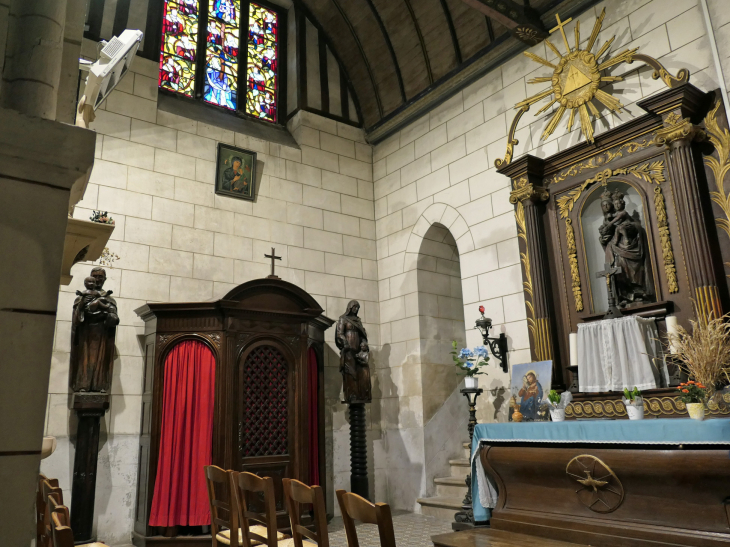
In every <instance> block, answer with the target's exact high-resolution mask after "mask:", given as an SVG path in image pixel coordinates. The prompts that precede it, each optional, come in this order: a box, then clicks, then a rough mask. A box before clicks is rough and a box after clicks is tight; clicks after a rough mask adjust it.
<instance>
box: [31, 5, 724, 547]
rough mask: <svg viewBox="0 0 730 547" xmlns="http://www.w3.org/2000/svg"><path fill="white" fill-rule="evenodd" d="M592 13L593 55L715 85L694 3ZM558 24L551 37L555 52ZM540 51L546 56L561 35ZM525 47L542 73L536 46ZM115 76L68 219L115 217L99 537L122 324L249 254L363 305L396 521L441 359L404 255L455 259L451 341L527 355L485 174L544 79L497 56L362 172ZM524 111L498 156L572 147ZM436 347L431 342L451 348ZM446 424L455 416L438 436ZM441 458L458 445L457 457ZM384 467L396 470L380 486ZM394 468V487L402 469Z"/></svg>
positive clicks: (114, 496) (194, 292)
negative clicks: (443, 248) (484, 328)
mask: <svg viewBox="0 0 730 547" xmlns="http://www.w3.org/2000/svg"><path fill="white" fill-rule="evenodd" d="M604 6H606V8H607V15H606V19H605V21H604V25H603V28H604V30H603V31H602V32H601V34H600V35H599V38H598V43H597V45H596V46H595V49H596V50H597V49H598V48H599V47H600V46H601V45H602V44H603V43H604V42H605V41H606V40H608V39H609V38H610V37H611V36H613V35H614V34H615V35H616V40H615V42H614V44H613V45H612V47H611V51H613V52H619V51H623V50H624V49H626V48H631V47H637V46H638V47H640V48H641V49H640V52H641V53H646V54H649V55H652V56H655V57H657V58H659V59H660V60H661V61H662V62H663V63H664V64H665V66H666V67H667V68H668V69H669V70H670V71H672V72H676V71H677V70H678V69H679V68H683V67H686V68H688V69H689V70H690V71H691V73H692V77H691V82H692V83H693V84H694V85H696V86H698V87H700V88H701V89H704V90H710V89H713V88H715V87H716V86H717V82H718V78H717V77H716V75H715V71H714V68H713V65H712V57H711V53H710V49H709V42H708V38H707V37H706V36H705V28H704V23H703V19H702V16H701V11H700V8H699V5H698V4H697V2H696V0H673V1H672V2H667V1H665V0H653V1H648V0H622V1H612V2H608V1H607V2H603V3H601V4H599V5H597V6H595V7H593V8H590V9H589V10H587V11H586V12H585V13H583V14H582V15H581V16H580V17H578V18H576V19H579V20H580V22H581V31H582V36H583V41H585V40H587V38H588V36H589V35H590V31H591V29H592V26H593V23H594V21H595V19H596V15H597V14H598V13H600V10H601V9H602V7H604ZM711 7H712V9H713V13H714V18H713V21H714V22H715V24H716V25H717V26H716V29H717V33H718V42H719V45H720V49H721V54H722V58H723V63H724V64H725V65H726V66H728V67H730V61H728V58H729V57H730V39H729V38H728V37H730V24H729V23H730V15H728V14H727V13H726V12H727V10H726V9H724V8H725V3H724V2H723V1H722V0H713V1H712V2H711ZM574 24H575V23H574V22H573V23H571V24H569V25H568V26H567V27H566V34H568V36H570V37H572V36H573V25H574ZM550 40H551V41H552V42H553V43H554V44H555V45H556V47H557V48H558V49H559V50H561V51H563V49H564V47H565V46H564V44H563V43H562V38H560V37H559V36H552V37H551V38H550ZM531 51H532V52H533V53H536V54H537V55H540V56H543V57H546V58H548V59H552V58H553V55H552V53H551V52H550V50H548V49H547V48H546V46H545V45H544V43H543V44H539V45H537V46H535V47H533V48H532V49H531ZM134 70H135V74H130V75H129V76H127V78H126V79H125V80H124V81H123V82H122V86H121V88H120V89H119V90H118V91H115V92H114V93H113V95H112V96H110V98H109V100H108V102H107V103H106V110H104V111H101V112H98V118H97V122H96V123H95V125H94V128H95V129H96V130H97V131H98V132H99V137H98V144H97V160H96V162H97V163H96V166H95V169H94V172H93V174H92V181H91V182H92V183H91V184H90V186H89V190H88V191H87V194H86V196H85V199H84V201H83V203H82V204H81V205H80V206H79V208H78V209H77V212H76V215H78V216H80V217H84V216H88V214H89V212H90V210H91V209H94V208H95V209H104V210H109V211H110V212H111V214H112V216H114V218H115V219H116V220H117V229H116V230H115V232H114V235H113V236H112V237H113V241H112V242H111V243H110V245H109V247H110V249H111V250H112V251H114V252H116V253H117V254H118V255H120V257H121V259H120V260H119V261H117V262H116V263H115V266H114V268H111V269H108V276H109V280H108V281H107V288H110V289H113V290H114V291H115V293H116V295H117V296H118V302H119V308H120V316H121V320H122V324H121V325H120V327H119V331H118V343H117V347H118V351H119V353H120V357H119V359H118V360H117V362H116V364H115V367H116V368H115V373H114V386H113V390H112V408H111V411H110V412H109V414H108V415H107V417H106V420H105V422H106V423H105V428H106V429H105V431H106V435H107V437H106V441H105V442H104V443H103V445H102V449H101V450H102V459H101V460H100V465H101V462H102V461H105V458H107V457H108V458H109V460H110V462H111V467H110V470H109V471H108V472H107V473H108V476H107V477H105V476H102V475H100V478H99V484H100V489H101V488H102V487H105V488H106V487H108V486H109V485H111V489H110V490H105V491H104V492H101V491H100V492H99V493H98V494H97V514H99V515H101V516H99V520H98V523H99V524H98V527H99V533H100V537H103V539H105V540H107V541H108V542H110V543H114V542H122V541H125V540H126V539H127V538H128V535H129V530H130V529H131V512H132V510H133V506H134V496H133V492H134V481H135V480H136V476H135V474H134V472H133V470H134V469H136V443H137V435H138V433H139V412H140V393H141V385H140V384H141V376H140V375H141V368H142V363H141V345H140V342H139V338H138V337H139V335H140V334H141V323H140V322H139V321H138V320H137V319H136V317H135V315H134V314H133V312H132V310H133V309H134V308H135V307H137V306H139V305H140V304H142V303H143V302H146V301H163V300H164V301H169V300H204V299H211V298H219V297H220V296H222V295H223V294H225V293H226V292H227V291H228V290H229V289H230V288H231V287H233V286H235V285H236V284H239V283H242V282H244V281H247V280H249V279H253V278H256V277H261V276H265V275H267V273H268V270H267V269H268V266H267V264H266V260H265V259H264V257H263V254H264V251H266V252H268V250H269V248H270V247H271V246H272V245H273V246H276V248H277V253H279V254H280V255H281V256H283V257H284V258H283V261H282V264H281V267H280V268H279V271H280V275H281V276H282V277H283V278H285V279H287V280H289V281H292V282H294V283H296V284H298V285H300V286H302V287H304V288H305V289H306V290H307V291H309V292H310V293H312V294H313V295H315V298H317V300H318V301H319V302H320V304H321V305H322V306H323V307H324V308H325V310H326V312H327V314H328V315H329V316H330V317H333V318H335V317H337V316H339V315H340V314H341V313H342V312H343V311H344V308H345V304H346V302H347V300H349V299H351V298H357V299H359V300H360V301H361V303H362V304H363V307H362V312H361V314H363V315H364V320H365V325H366V327H367V329H368V334H369V338H370V342H371V345H372V348H373V366H372V368H373V382H374V390H373V392H374V394H375V397H376V398H375V399H374V401H373V404H372V405H370V406H369V407H368V420H369V421H368V424H369V428H370V430H369V439H370V443H369V445H370V453H369V465H370V469H371V477H372V478H371V483H372V484H371V488H372V489H373V491H374V494H375V497H376V498H377V499H378V500H384V501H388V502H390V503H391V504H393V506H394V508H395V509H414V496H416V495H426V494H427V493H428V488H429V485H428V484H427V482H428V481H427V479H426V475H425V473H424V471H423V468H424V465H425V462H427V461H431V460H430V456H428V454H427V453H426V452H428V451H427V450H425V449H424V443H431V442H433V439H434V433H433V432H434V431H437V430H438V427H442V425H441V424H443V423H449V421H448V420H446V419H445V418H444V416H447V414H448V413H437V414H436V415H434V416H433V417H432V418H431V419H430V421H429V418H428V417H426V418H424V413H423V409H424V407H428V403H429V401H428V398H429V397H430V395H431V394H430V393H429V391H428V389H424V385H425V384H423V383H422V382H421V378H414V376H413V375H414V374H415V372H413V373H412V371H409V366H408V364H409V363H421V362H422V361H423V362H433V361H435V360H440V361H439V362H445V363H448V362H449V361H448V349H450V348H440V347H437V341H436V340H432V342H433V343H434V344H436V345H432V346H430V347H428V349H425V347H424V346H425V345H422V344H421V342H420V341H421V340H422V339H423V338H424V337H423V335H422V333H421V330H422V329H421V325H420V320H419V315H420V314H419V313H415V314H414V313H410V312H409V311H408V310H409V307H408V302H409V299H413V298H414V296H413V294H414V292H416V288H417V287H419V285H418V279H417V268H416V265H417V257H418V254H419V253H420V252H421V250H422V246H423V240H424V236H425V235H426V233H427V232H428V230H429V228H430V227H431V226H433V225H434V224H439V225H441V226H443V227H445V228H446V229H448V230H449V232H450V233H451V235H452V236H453V238H454V240H455V241H456V246H457V249H458V254H459V262H460V277H461V293H462V295H463V304H464V321H465V324H466V328H467V330H466V337H467V343H468V345H470V346H474V345H476V344H478V343H480V337H479V335H478V333H477V332H476V331H475V330H473V329H472V328H471V327H472V325H473V321H474V320H475V319H476V318H477V317H478V312H477V306H478V305H479V304H483V305H484V306H485V307H486V308H487V312H486V315H487V316H490V317H491V318H492V319H493V321H494V325H495V327H494V330H493V332H494V333H495V334H497V333H499V332H505V333H506V334H507V337H508V341H509V348H510V355H509V360H510V363H511V364H517V363H521V362H527V361H529V360H530V353H529V339H528V329H527V324H526V320H525V306H524V298H523V294H522V278H521V266H520V258H519V252H518V245H517V237H516V227H515V222H514V212H513V211H514V210H513V206H512V205H511V204H510V203H509V201H508V196H509V192H510V187H509V180H507V178H506V177H503V176H502V175H499V174H498V173H497V172H496V170H495V169H494V167H493V166H494V160H495V159H497V158H500V157H502V156H503V155H504V153H505V149H506V135H507V129H508V127H509V124H510V123H511V121H512V117H513V114H514V110H513V106H514V104H515V103H516V102H518V101H520V100H522V99H524V98H525V97H526V96H528V95H532V94H534V93H537V92H538V91H540V90H542V89H543V85H528V84H527V80H529V79H530V78H532V77H534V76H545V75H548V74H549V69H547V68H546V67H541V66H540V65H537V64H535V63H534V62H532V61H530V60H529V59H527V58H526V57H523V56H519V57H516V58H514V59H511V60H510V61H508V62H507V63H505V65H504V66H502V67H500V68H497V69H496V70H493V71H492V72H490V73H489V74H487V75H485V76H484V77H482V78H481V79H480V80H479V81H477V82H475V83H474V84H472V85H470V86H469V87H467V88H465V89H464V90H463V91H461V92H459V93H458V94H456V95H455V96H454V97H452V98H451V99H449V100H448V101H446V102H445V103H444V104H442V105H441V106H439V107H438V108H436V109H435V110H433V111H432V112H430V113H429V114H428V115H426V116H423V117H422V118H420V119H419V120H417V121H415V122H413V123H412V124H410V125H409V126H408V127H406V128H405V129H403V130H401V131H399V132H398V133H397V134H395V135H393V136H392V137H390V138H389V139H387V140H386V141H384V142H383V143H380V144H379V145H377V146H376V147H374V151H373V155H372V158H371V155H370V154H371V148H370V147H369V146H368V145H367V144H365V142H364V139H363V137H362V134H361V133H360V132H359V131H357V130H354V129H353V128H351V127H349V126H345V125H342V124H338V123H335V122H332V121H330V120H327V119H324V118H319V117H315V116H312V115H310V114H303V115H302V114H300V115H299V117H298V118H296V119H295V120H294V121H293V123H292V124H291V125H290V130H291V131H292V132H293V135H294V137H295V138H296V140H297V143H298V144H299V147H298V148H294V147H285V146H281V145H278V144H273V143H270V142H267V141H261V140H256V139H252V138H249V137H247V136H246V135H243V134H241V133H233V132H230V131H226V130H223V129H220V128H217V127H213V126H209V125H206V124H203V123H198V122H195V121H193V120H190V119H186V118H181V117H177V116H172V115H170V114H166V113H165V112H161V111H158V110H157V109H156V97H157V90H156V67H155V65H154V63H145V62H144V61H143V60H141V59H138V60H137V61H135V65H134ZM651 72H652V71H651V69H648V68H646V67H642V65H641V64H640V63H634V64H633V65H620V66H619V67H617V69H616V70H615V71H614V72H612V74H614V75H619V74H621V75H624V76H625V78H626V79H625V81H623V82H620V83H616V84H613V86H612V87H613V90H614V93H615V94H616V95H617V96H619V97H620V99H621V100H622V102H623V103H624V104H625V105H626V108H625V112H622V113H619V114H611V113H607V112H605V110H601V112H602V114H603V117H602V118H601V119H600V120H597V121H596V122H595V126H594V127H595V131H596V133H597V134H598V133H600V132H602V131H605V130H606V129H608V128H611V127H615V126H617V125H619V124H621V123H623V122H625V121H627V120H629V119H631V118H632V117H634V116H640V115H642V113H643V111H642V110H641V109H640V108H638V107H637V106H636V104H635V103H636V101H638V100H640V99H642V98H644V97H646V96H648V95H650V94H652V93H655V92H657V91H661V90H663V89H665V87H664V84H663V83H662V82H661V80H659V81H657V80H653V79H652V78H651ZM726 72H727V73H729V74H730V69H729V70H727V71H726ZM540 106H541V105H537V106H535V107H533V108H532V112H529V113H528V114H527V115H526V116H525V117H524V118H523V120H522V122H521V124H520V126H519V130H518V132H517V138H518V139H519V140H520V144H519V145H518V146H517V148H516V150H515V158H517V157H519V156H520V155H522V154H525V153H527V152H529V153H531V154H533V155H536V156H540V157H545V156H548V155H551V154H553V153H555V152H557V151H559V150H564V149H566V148H568V147H570V146H572V145H574V144H576V143H577V142H579V141H580V140H581V138H582V137H581V136H580V134H579V131H578V130H574V131H573V132H572V133H569V134H566V132H565V125H566V120H567V118H564V120H563V122H562V123H561V125H560V128H559V129H558V130H557V131H556V132H555V133H554V134H553V135H552V136H551V137H550V138H549V140H548V141H547V142H542V141H540V140H539V137H540V135H541V133H542V131H543V130H544V127H545V125H546V124H547V120H548V119H549V118H548V116H550V115H551V112H547V113H545V114H544V115H541V116H540V117H537V118H536V117H534V116H533V113H534V112H536V111H537V110H538V109H539V108H540ZM597 106H599V107H600V105H598V104H597ZM219 141H222V142H229V143H232V144H236V145H239V146H243V147H246V148H250V149H253V150H256V151H257V152H258V153H259V159H260V161H261V162H262V165H260V167H261V170H262V172H263V177H262V179H261V182H260V187H259V191H258V199H257V201H256V203H253V204H252V203H250V202H244V201H236V200H232V199H228V198H220V197H218V196H215V195H214V193H213V176H214V163H213V160H214V158H215V145H216V143H217V142H219ZM373 180H374V181H375V182H374V184H373V182H371V181H373ZM88 269H89V266H88V265H81V266H77V267H76V268H75V269H74V273H75V274H76V276H77V277H76V278H75V279H74V281H73V282H72V284H71V285H70V286H69V287H63V288H62V290H61V293H60V295H59V312H58V322H57V327H56V328H57V336H56V344H55V352H54V361H53V366H52V373H51V382H50V389H49V391H50V396H49V411H48V418H47V426H46V430H47V434H53V435H57V436H58V437H59V450H58V451H57V453H56V454H54V456H53V457H52V458H50V459H48V460H46V461H44V463H43V469H44V471H46V472H47V473H49V474H50V475H54V476H58V477H59V478H60V479H61V484H62V486H63V487H64V489H66V490H67V491H68V488H69V487H70V483H69V476H70V470H71V466H72V462H73V448H72V446H71V445H70V443H69V442H68V432H69V417H68V411H67V404H68V389H67V374H68V351H69V332H70V314H71V302H72V299H73V291H75V290H76V289H77V288H79V287H80V286H81V285H80V281H81V278H82V277H83V276H84V275H85V274H86V271H88ZM409 295H410V296H409ZM411 301H412V300H411ZM411 309H412V308H411ZM332 334H333V333H332V332H329V333H328V341H329V344H330V345H329V349H328V351H327V352H326V353H327V366H328V367H329V368H328V371H329V374H328V376H327V396H328V401H327V403H328V414H327V427H328V430H329V429H330V428H331V430H332V433H331V436H330V435H329V434H328V439H327V450H326V457H327V458H328V466H329V473H328V474H329V475H330V477H333V478H334V481H331V484H332V482H333V483H334V484H333V485H334V487H336V488H349V430H348V422H347V417H346V415H345V412H344V405H341V404H340V402H339V390H340V377H339V374H338V372H337V369H336V367H337V366H338V363H337V352H336V350H335V348H334V345H333V343H332ZM446 338H449V339H446ZM441 342H443V345H444V346H446V345H447V344H449V343H450V336H449V337H442V340H441ZM441 351H443V353H440V352H441ZM439 353H440V356H438V354H439ZM434 355H437V357H436V358H435V359H434ZM422 356H423V357H424V358H425V360H422ZM481 378H482V379H481V380H480V382H481V385H482V386H483V387H487V388H489V389H490V390H491V391H490V392H489V393H488V394H486V393H485V395H483V396H482V398H481V399H480V401H479V402H480V407H479V414H478V417H479V420H480V421H493V420H505V419H506V406H505V402H506V401H505V399H506V398H505V397H503V396H500V395H499V392H498V390H499V389H500V388H502V387H504V386H505V385H506V384H507V383H508V381H509V377H508V374H505V373H502V372H501V370H500V369H499V368H497V366H496V365H495V366H494V367H493V368H492V369H491V370H490V372H489V375H488V376H487V377H481ZM439 397H442V395H439ZM424 399H426V400H425V401H424ZM447 400H448V401H451V402H450V403H447V404H446V407H448V409H447V410H448V412H451V408H452V407H451V405H452V404H453V405H456V404H458V403H459V402H461V403H463V401H460V400H459V397H458V395H457V397H456V398H455V397H454V396H453V392H452V394H451V396H450V398H449V399H447ZM446 407H444V408H446ZM447 417H448V416H447ZM434 420H436V421H434ZM459 420H461V418H460V417H459V416H458V413H457V412H454V413H453V421H455V422H458V421H459ZM437 425H438V427H436V426H437ZM465 433H466V432H465V431H464V434H465ZM440 450H441V449H440V448H435V451H436V452H439V451H440ZM454 450H455V451H456V453H458V451H459V450H460V446H458V443H457V445H456V446H454ZM434 457H436V456H434ZM396 462H397V463H398V465H399V471H398V472H387V470H388V468H389V466H390V465H391V464H393V463H396ZM419 466H420V469H418V468H419ZM408 468H410V469H411V470H413V472H412V473H409V472H405V471H407V469H408ZM401 471H403V472H401ZM414 484H415V485H416V488H413V485H414ZM403 492H410V493H409V494H408V495H407V496H405V495H402V493H403ZM329 494H330V495H329V500H330V502H331V501H332V497H331V490H330V493H329Z"/></svg>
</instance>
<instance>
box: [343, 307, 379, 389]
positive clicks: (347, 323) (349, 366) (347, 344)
mask: <svg viewBox="0 0 730 547" xmlns="http://www.w3.org/2000/svg"><path fill="white" fill-rule="evenodd" d="M359 311H360V303H359V302H358V301H357V300H351V301H350V303H349V304H347V310H346V311H345V313H344V314H343V315H341V316H340V319H339V320H338V321H337V331H336V332H335V343H336V344H337V347H338V348H339V350H340V373H341V374H342V385H343V391H344V393H345V402H347V403H369V402H370V401H372V394H371V391H370V367H369V366H368V360H369V356H370V348H369V347H368V335H367V333H366V332H365V328H364V327H363V326H362V322H361V321H360V318H359V317H358V316H357V313H358V312H359Z"/></svg>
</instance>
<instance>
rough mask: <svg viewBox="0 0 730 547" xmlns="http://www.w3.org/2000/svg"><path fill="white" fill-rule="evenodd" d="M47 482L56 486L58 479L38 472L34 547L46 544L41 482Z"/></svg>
mask: <svg viewBox="0 0 730 547" xmlns="http://www.w3.org/2000/svg"><path fill="white" fill-rule="evenodd" d="M44 481H48V483H49V484H50V485H51V486H52V487H55V488H58V479H49V478H48V477H46V476H45V475H44V474H43V473H39V474H38V491H37V493H36V497H35V508H36V532H35V534H36V539H35V544H36V547H43V546H44V545H46V522H45V517H46V498H44V497H43V482H44Z"/></svg>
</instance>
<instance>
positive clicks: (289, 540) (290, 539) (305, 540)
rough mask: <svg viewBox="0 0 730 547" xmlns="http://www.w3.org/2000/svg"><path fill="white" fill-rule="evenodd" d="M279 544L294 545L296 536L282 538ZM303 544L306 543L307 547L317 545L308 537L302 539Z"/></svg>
mask: <svg viewBox="0 0 730 547" xmlns="http://www.w3.org/2000/svg"><path fill="white" fill-rule="evenodd" d="M277 545H278V546H279V547H294V538H289V539H284V540H281V541H279V542H277ZM302 545H305V546H306V547H317V544H316V543H314V542H313V541H309V540H308V539H302Z"/></svg>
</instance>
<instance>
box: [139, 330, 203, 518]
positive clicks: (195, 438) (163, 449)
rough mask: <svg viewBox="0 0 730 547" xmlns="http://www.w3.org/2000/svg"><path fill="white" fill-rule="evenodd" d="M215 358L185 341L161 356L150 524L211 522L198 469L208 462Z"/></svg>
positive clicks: (189, 341)
mask: <svg viewBox="0 0 730 547" xmlns="http://www.w3.org/2000/svg"><path fill="white" fill-rule="evenodd" d="M214 384H215V357H214V356H213V352H212V351H211V350H210V348H208V347H207V346H206V345H205V344H203V343H202V342H198V341H197V340H185V341H183V342H180V343H179V344H177V345H176V346H175V347H174V348H172V350H171V351H170V353H169V354H168V355H167V359H165V384H164V393H163V399H162V431H161V435H160V457H159V460H158V464H157V478H156V479H155V492H154V496H153V498H152V511H151V513H150V526H176V525H182V526H200V525H208V524H210V507H209V505H208V492H207V487H206V483H205V473H204V470H203V467H204V466H206V465H210V464H211V453H212V445H213V399H214Z"/></svg>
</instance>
